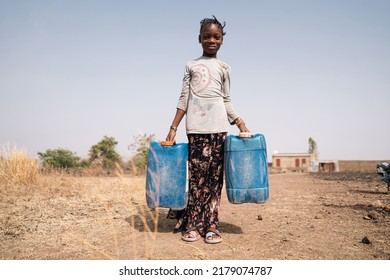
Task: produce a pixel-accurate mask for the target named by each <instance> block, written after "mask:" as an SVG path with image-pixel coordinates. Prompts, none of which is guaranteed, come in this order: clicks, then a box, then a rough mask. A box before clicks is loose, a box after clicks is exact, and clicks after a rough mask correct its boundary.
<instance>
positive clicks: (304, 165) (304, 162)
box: [272, 155, 310, 171]
mask: <svg viewBox="0 0 390 280" xmlns="http://www.w3.org/2000/svg"><path fill="white" fill-rule="evenodd" d="M278 161H279V163H280V164H278ZM297 163H298V164H297ZM297 165H298V166H297ZM272 167H273V168H275V169H277V170H280V171H309V170H310V155H297V156H282V155H280V156H278V155H273V156H272Z"/></svg>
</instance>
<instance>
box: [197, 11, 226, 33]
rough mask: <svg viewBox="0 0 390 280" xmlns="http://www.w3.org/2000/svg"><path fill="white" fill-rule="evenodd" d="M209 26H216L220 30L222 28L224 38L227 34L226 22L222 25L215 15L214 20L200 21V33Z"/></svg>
mask: <svg viewBox="0 0 390 280" xmlns="http://www.w3.org/2000/svg"><path fill="white" fill-rule="evenodd" d="M209 24H216V25H218V27H219V28H221V31H222V35H223V36H224V35H225V34H226V32H224V31H223V28H224V27H225V26H226V22H223V23H220V22H219V21H218V20H217V18H216V17H215V16H214V15H213V18H205V19H202V20H201V21H200V31H199V32H200V33H202V30H203V28H204V27H205V26H207V25H209Z"/></svg>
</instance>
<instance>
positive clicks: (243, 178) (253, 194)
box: [225, 134, 269, 204]
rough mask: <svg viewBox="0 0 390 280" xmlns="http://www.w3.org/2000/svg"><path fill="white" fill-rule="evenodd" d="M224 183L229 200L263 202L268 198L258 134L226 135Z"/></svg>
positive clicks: (263, 146) (261, 141)
mask: <svg viewBox="0 0 390 280" xmlns="http://www.w3.org/2000/svg"><path fill="white" fill-rule="evenodd" d="M225 183H226V191H227V196H228V200H229V202H230V203H234V204H239V203H265V202H266V201H267V200H268V197H269V184H268V162H267V150H266V143H265V138H264V136H263V135H262V134H256V135H253V136H248V137H239V136H233V135H229V136H228V137H227V138H226V141H225Z"/></svg>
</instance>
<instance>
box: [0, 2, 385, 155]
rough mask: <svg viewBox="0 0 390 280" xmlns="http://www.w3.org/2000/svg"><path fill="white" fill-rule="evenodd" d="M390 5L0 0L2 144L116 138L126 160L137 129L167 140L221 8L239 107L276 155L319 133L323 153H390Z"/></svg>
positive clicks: (180, 136)
mask: <svg viewBox="0 0 390 280" xmlns="http://www.w3.org/2000/svg"><path fill="white" fill-rule="evenodd" d="M389 14H390V1H387V0H354V1H352V0H318V1H316V0H311V1H309V0H297V1H294V0H272V1H271V0H253V1H229V0H214V1H204V0H198V1H195V2H194V1H179V0H172V1H168V0H167V1H157V0H156V1H152V0H144V1H125V0H110V1H101V0H96V1H92V0H84V1H80V0H78V1H76V0H67V1H58V0H53V1H49V0H46V1H44V0H36V1H28V0H14V1H5V0H0V145H3V146H9V147H16V148H18V149H23V150H26V151H27V152H28V153H29V154H30V155H31V156H33V157H37V153H38V152H45V151H47V150H48V149H57V148H64V149H69V150H71V151H73V152H75V153H76V154H77V155H78V156H79V157H82V158H86V157H87V156H88V152H89V149H90V148H91V147H92V146H93V145H94V144H96V143H98V142H99V141H100V140H102V139H103V137H104V136H109V137H114V138H115V139H116V140H117V141H118V145H117V151H118V152H119V153H120V154H121V155H122V157H123V159H124V160H126V159H127V158H128V157H130V156H131V155H132V154H133V151H132V150H129V148H128V147H129V145H130V144H132V143H134V137H136V136H137V135H140V134H144V133H146V134H155V136H156V139H157V140H164V139H165V137H166V136H167V134H168V130H169V126H170V125H171V122H172V120H173V117H174V114H175V112H176V105H177V101H178V98H179V95H180V91H181V86H182V84H181V83H182V79H183V73H184V66H185V64H186V62H187V61H188V60H191V59H194V58H197V57H199V56H201V54H202V48H201V46H200V45H199V43H198V34H199V27H200V25H199V22H200V20H201V19H203V18H205V17H211V16H212V15H215V16H216V17H217V18H218V19H219V20H220V21H222V22H223V21H225V22H226V27H225V31H226V36H225V37H224V44H223V46H222V47H221V49H220V51H219V53H218V58H219V59H221V60H223V61H225V62H226V63H228V64H229V65H230V66H231V68H232V74H231V75H232V76H231V98H232V102H233V104H234V107H235V109H236V110H237V112H238V113H239V115H240V116H242V118H243V119H244V120H245V122H246V124H247V127H248V128H249V129H250V130H251V132H252V133H253V134H256V133H261V134H264V136H265V138H266V141H267V152H268V158H269V159H270V160H271V156H272V154H273V153H275V152H279V153H296V152H307V151H308V148H309V147H308V139H309V137H311V138H313V139H314V140H315V141H316V143H317V146H318V151H319V159H320V160H390V148H389V147H388V142H389V139H390V121H389V110H390V109H389V105H390V17H389ZM238 132H239V131H238V129H237V128H236V127H235V126H232V127H231V130H230V131H229V133H230V134H238ZM176 141H177V142H186V141H187V139H186V134H185V122H184V120H183V121H182V123H181V124H180V126H179V128H178V133H177V137H176Z"/></svg>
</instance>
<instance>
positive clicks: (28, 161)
mask: <svg viewBox="0 0 390 280" xmlns="http://www.w3.org/2000/svg"><path fill="white" fill-rule="evenodd" d="M38 178H39V163H38V162H37V161H36V160H34V159H33V158H31V157H30V155H29V154H28V153H27V152H25V151H22V150H18V149H16V148H13V149H10V148H9V147H3V151H2V153H1V154H0V182H1V183H2V184H6V185H29V184H34V183H36V182H37V180H38Z"/></svg>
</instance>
